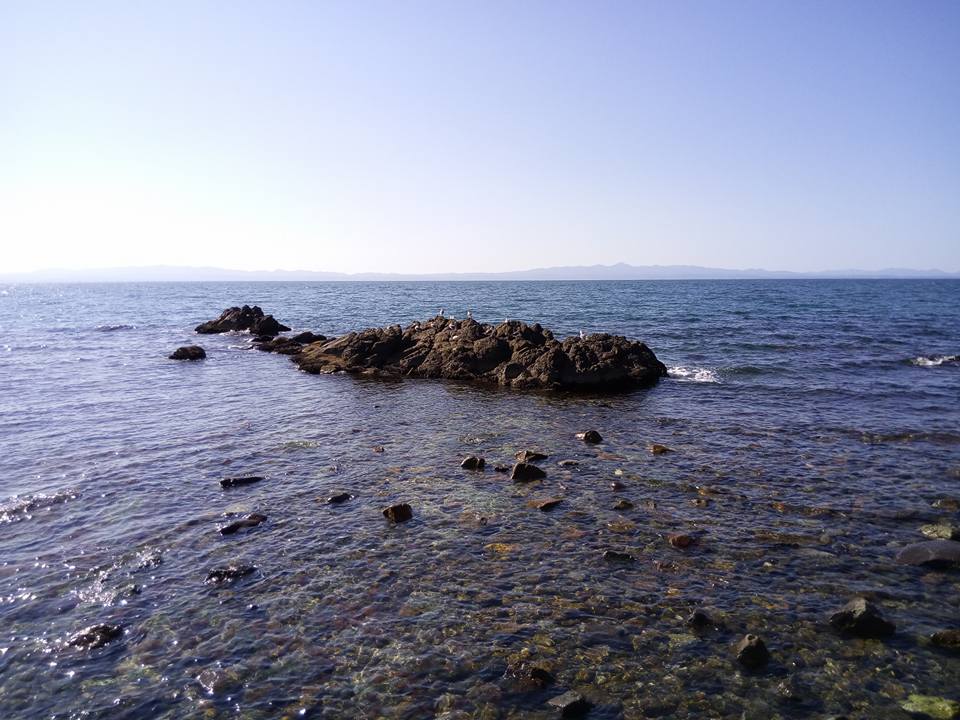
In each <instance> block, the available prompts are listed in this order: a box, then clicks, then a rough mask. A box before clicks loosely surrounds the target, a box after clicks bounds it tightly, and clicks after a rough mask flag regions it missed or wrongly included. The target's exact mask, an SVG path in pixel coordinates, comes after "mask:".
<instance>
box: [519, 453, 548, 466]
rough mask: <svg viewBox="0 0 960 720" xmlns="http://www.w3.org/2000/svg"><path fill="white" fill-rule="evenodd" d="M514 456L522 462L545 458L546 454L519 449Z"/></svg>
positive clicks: (533, 461) (532, 461) (537, 460)
mask: <svg viewBox="0 0 960 720" xmlns="http://www.w3.org/2000/svg"><path fill="white" fill-rule="evenodd" d="M514 457H515V458H516V459H517V460H519V461H520V462H522V463H535V462H539V461H540V460H546V459H547V456H546V455H544V454H543V453H540V452H537V451H536V450H521V451H520V452H518V453H516V454H515V455H514Z"/></svg>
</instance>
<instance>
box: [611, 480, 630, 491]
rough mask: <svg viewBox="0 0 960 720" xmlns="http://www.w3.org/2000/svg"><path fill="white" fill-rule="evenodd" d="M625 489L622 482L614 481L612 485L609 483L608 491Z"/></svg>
mask: <svg viewBox="0 0 960 720" xmlns="http://www.w3.org/2000/svg"><path fill="white" fill-rule="evenodd" d="M625 487H626V485H624V484H623V483H622V482H620V481H619V480H614V481H613V482H612V483H610V489H611V490H623V488H625Z"/></svg>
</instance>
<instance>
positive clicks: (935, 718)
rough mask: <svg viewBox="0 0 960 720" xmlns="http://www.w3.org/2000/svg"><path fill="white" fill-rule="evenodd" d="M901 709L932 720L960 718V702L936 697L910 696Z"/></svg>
mask: <svg viewBox="0 0 960 720" xmlns="http://www.w3.org/2000/svg"><path fill="white" fill-rule="evenodd" d="M900 707H902V708H903V709H904V710H906V711H907V712H908V713H910V714H911V715H916V716H920V717H923V718H929V719H930V720H956V719H957V718H960V702H957V701H956V700H947V699H946V698H942V697H936V696H935V695H910V696H908V697H907V699H906V700H904V701H903V702H902V703H900Z"/></svg>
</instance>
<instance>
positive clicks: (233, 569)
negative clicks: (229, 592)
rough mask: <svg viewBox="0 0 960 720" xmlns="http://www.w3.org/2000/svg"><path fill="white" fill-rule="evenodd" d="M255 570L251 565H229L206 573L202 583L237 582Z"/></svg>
mask: <svg viewBox="0 0 960 720" xmlns="http://www.w3.org/2000/svg"><path fill="white" fill-rule="evenodd" d="M256 570H257V569H256V568H255V567H253V565H237V564H231V565H227V566H225V567H219V568H214V569H213V570H211V571H210V572H208V573H207V579H206V580H204V582H205V583H207V584H219V583H225V582H233V581H234V580H239V579H240V578H242V577H246V576H247V575H250V574H252V573H254V572H256Z"/></svg>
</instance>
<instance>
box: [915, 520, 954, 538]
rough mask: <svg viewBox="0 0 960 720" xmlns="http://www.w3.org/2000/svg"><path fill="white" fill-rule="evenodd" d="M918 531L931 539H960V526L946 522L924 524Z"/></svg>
mask: <svg viewBox="0 0 960 720" xmlns="http://www.w3.org/2000/svg"><path fill="white" fill-rule="evenodd" d="M920 532H921V533H923V534H924V535H926V536H927V537H928V538H930V539H932V540H960V527H957V526H956V525H950V524H948V523H943V522H941V523H935V524H931V525H924V526H922V527H921V528H920Z"/></svg>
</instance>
